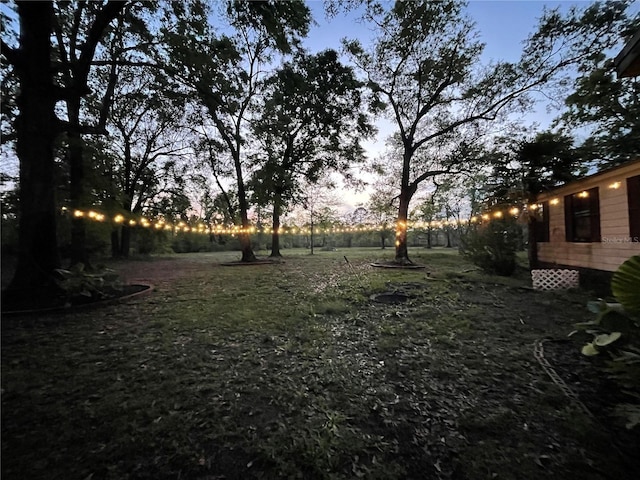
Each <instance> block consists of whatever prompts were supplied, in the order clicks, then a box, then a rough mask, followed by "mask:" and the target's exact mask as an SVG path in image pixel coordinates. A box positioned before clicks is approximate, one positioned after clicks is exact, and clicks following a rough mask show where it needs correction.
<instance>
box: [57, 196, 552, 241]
mask: <svg viewBox="0 0 640 480" xmlns="http://www.w3.org/2000/svg"><path fill="white" fill-rule="evenodd" d="M538 208H541V205H539V204H532V205H524V206H521V207H516V206H509V207H506V208H501V209H495V210H492V211H488V212H485V213H483V214H481V215H477V216H472V217H470V218H468V219H452V220H433V221H424V220H418V221H407V222H403V221H398V222H396V223H395V224H386V225H372V224H363V225H359V226H335V227H330V228H321V227H316V228H314V229H313V233H314V234H322V233H325V234H337V233H369V232H380V231H384V230H392V229H393V230H395V231H396V232H399V231H401V230H412V229H418V230H426V229H430V228H431V229H440V228H446V227H457V226H461V225H468V224H481V223H484V222H487V221H490V220H492V219H500V218H504V217H506V216H511V217H514V218H518V217H519V216H520V215H521V213H523V212H527V211H529V212H533V211H535V210H536V209H538ZM62 212H63V213H64V214H68V213H69V212H70V211H69V209H68V208H66V207H63V208H62ZM71 214H72V215H73V217H76V218H85V219H88V220H92V221H96V222H103V223H106V222H110V223H112V224H113V225H127V226H129V227H142V228H148V229H153V230H158V231H168V232H169V231H170V232H172V233H180V232H183V233H200V234H208V235H210V234H213V235H241V234H247V233H248V234H257V233H263V234H272V233H273V229H271V228H268V227H264V228H259V227H257V226H251V227H249V228H243V227H242V226H240V225H223V224H207V223H205V222H203V221H196V222H185V221H179V222H170V221H167V220H165V219H163V218H157V219H149V218H147V217H144V216H135V215H133V214H129V215H127V216H125V215H124V214H121V213H118V214H116V215H114V216H109V215H107V214H105V213H102V212H100V211H99V210H97V209H89V210H80V209H75V210H73V211H71ZM278 233H279V234H282V235H284V234H288V235H309V234H311V229H310V228H308V227H297V226H293V227H281V228H280V229H279V230H278Z"/></svg>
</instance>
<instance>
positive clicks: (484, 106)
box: [345, 0, 626, 264]
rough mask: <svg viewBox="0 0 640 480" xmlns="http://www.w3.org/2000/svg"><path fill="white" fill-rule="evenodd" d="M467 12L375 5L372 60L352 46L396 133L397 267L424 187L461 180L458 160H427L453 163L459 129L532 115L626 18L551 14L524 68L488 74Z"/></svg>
mask: <svg viewBox="0 0 640 480" xmlns="http://www.w3.org/2000/svg"><path fill="white" fill-rule="evenodd" d="M463 7H464V3H462V2H459V1H455V0H448V1H443V2H429V1H421V2H396V3H395V4H394V5H393V7H392V8H390V9H388V10H383V9H382V8H380V6H379V5H377V6H376V7H373V8H369V9H368V13H367V15H368V18H369V19H370V20H371V21H372V23H373V24H374V25H375V27H374V28H375V31H376V35H377V36H376V38H375V42H374V46H373V48H372V49H371V50H370V51H366V50H365V49H364V48H363V46H362V45H361V44H360V43H359V42H358V41H345V46H346V48H347V49H348V51H349V52H350V53H351V56H352V58H353V60H354V61H355V62H356V63H357V65H358V66H359V67H360V68H361V69H362V71H363V72H364V73H365V74H366V75H367V79H368V82H369V86H370V88H371V92H372V104H374V105H379V104H380V103H381V102H382V101H383V100H384V101H385V102H386V105H387V110H386V112H387V114H388V116H389V117H390V118H391V119H392V120H393V121H394V122H395V124H396V126H397V128H398V132H397V135H398V139H399V142H400V144H401V147H402V151H401V155H400V156H399V158H398V162H399V163H400V164H401V165H402V169H401V177H400V179H399V180H400V196H399V207H398V221H397V227H396V228H397V231H396V238H397V241H396V255H395V262H397V263H400V264H404V263H411V261H410V259H409V256H408V251H407V230H406V225H407V217H408V212H409V204H410V201H411V199H412V197H413V195H414V194H415V193H416V191H417V189H418V186H419V185H420V184H421V183H422V182H424V181H425V180H427V179H429V178H431V177H432V176H434V174H435V175H439V174H442V173H450V172H455V171H459V167H460V164H461V162H459V161H456V160H455V158H454V159H453V161H450V162H447V163H446V164H444V165H442V167H443V168H442V170H441V171H440V170H433V169H431V167H430V165H431V164H430V163H429V164H427V165H424V164H421V161H425V160H427V161H432V160H433V159H434V156H438V157H439V156H443V155H446V153H447V148H448V147H447V145H451V142H452V140H453V141H455V138H456V136H460V130H461V128H465V129H467V130H468V129H476V128H480V127H482V126H483V125H486V124H491V122H494V121H496V119H498V118H500V116H501V115H504V114H505V113H506V112H509V113H512V112H515V111H518V110H522V109H524V108H526V107H527V106H528V105H529V104H530V98H529V97H528V96H527V93H528V92H530V91H532V90H533V89H535V88H539V87H542V86H544V85H546V84H547V83H548V82H549V81H550V80H551V79H552V78H554V76H555V75H556V74H559V73H560V72H562V71H563V69H565V68H566V67H568V66H570V65H574V64H575V63H576V62H577V61H578V60H579V59H581V58H584V57H585V56H588V55H591V54H593V51H594V50H595V51H598V50H600V49H602V48H606V47H607V46H610V45H611V44H612V42H613V40H612V35H611V25H612V24H613V23H614V22H615V21H616V20H617V19H619V18H620V17H621V16H623V14H624V10H625V8H626V4H623V3H617V2H615V3H614V2H610V3H607V4H595V5H593V6H589V7H588V8H587V9H585V11H584V12H583V14H582V15H581V14H580V12H578V11H577V10H576V9H572V10H571V11H570V13H569V14H568V15H567V17H566V18H563V17H562V16H561V15H560V14H559V13H558V12H557V11H548V12H546V13H545V15H544V17H543V18H542V20H541V24H540V27H539V29H538V31H537V32H536V33H535V34H534V35H532V36H531V37H530V39H529V41H528V43H527V45H526V47H525V49H524V52H523V57H522V59H521V61H520V62H519V63H517V64H511V63H506V62H501V63H496V64H492V65H488V66H482V65H481V63H480V62H479V56H480V53H481V52H482V49H483V45H482V44H481V43H480V42H478V41H477V40H476V36H475V32H474V27H473V23H472V22H471V21H470V20H469V19H468V18H466V17H465V16H464V14H463ZM558 39H560V41H561V42H562V43H561V44H560V45H559V44H558ZM474 136H475V135H472V137H474ZM472 146H473V144H472V143H471V144H467V145H466V146H464V148H463V149H467V148H468V147H472ZM463 158H464V157H463ZM465 160H466V159H465Z"/></svg>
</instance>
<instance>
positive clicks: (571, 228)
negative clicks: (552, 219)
mask: <svg viewBox="0 0 640 480" xmlns="http://www.w3.org/2000/svg"><path fill="white" fill-rule="evenodd" d="M582 191H586V192H587V193H588V194H589V196H588V198H589V200H588V204H589V224H590V229H591V232H590V235H589V238H588V239H577V238H576V235H575V230H576V215H575V213H576V212H575V204H576V203H577V202H578V200H577V198H576V197H577V196H578V195H579V194H580V193H581V192H582ZM564 226H565V239H566V241H567V242H570V243H598V242H600V241H602V238H601V235H600V195H599V189H598V187H593V188H590V189H588V190H581V191H580V192H575V193H572V194H569V195H565V197H564Z"/></svg>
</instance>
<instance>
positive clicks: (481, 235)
mask: <svg viewBox="0 0 640 480" xmlns="http://www.w3.org/2000/svg"><path fill="white" fill-rule="evenodd" d="M521 236H522V232H521V229H520V226H519V225H518V224H517V222H516V221H515V219H512V218H501V219H496V220H492V221H491V222H489V223H488V224H484V225H479V226H475V227H474V228H472V229H470V230H469V232H468V233H467V234H466V235H465V236H464V237H462V238H461V245H460V253H461V254H462V255H463V256H464V257H466V258H468V259H469V260H470V261H471V262H473V263H474V264H475V265H477V266H479V267H480V268H482V269H483V270H484V271H485V272H487V273H495V274H498V275H503V276H506V277H508V276H510V275H512V274H513V272H514V271H515V268H516V251H517V249H518V245H519V243H520V242H521Z"/></svg>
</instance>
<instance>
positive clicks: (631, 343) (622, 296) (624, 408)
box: [576, 256, 640, 428]
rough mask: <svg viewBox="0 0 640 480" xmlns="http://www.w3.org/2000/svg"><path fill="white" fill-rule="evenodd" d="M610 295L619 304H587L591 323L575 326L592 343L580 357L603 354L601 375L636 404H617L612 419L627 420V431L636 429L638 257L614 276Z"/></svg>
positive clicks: (639, 406) (639, 399)
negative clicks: (615, 417)
mask: <svg viewBox="0 0 640 480" xmlns="http://www.w3.org/2000/svg"><path fill="white" fill-rule="evenodd" d="M611 291H612V292H613V295H614V297H615V299H616V300H617V301H618V302H619V303H609V302H605V301H604V300H599V301H596V302H589V303H588V305H587V307H588V309H589V310H590V311H591V312H593V313H596V314H597V316H596V318H595V319H594V320H592V321H589V322H583V323H579V324H576V328H577V329H578V330H582V331H586V332H587V333H589V334H591V335H592V336H593V340H592V341H591V342H589V343H587V344H585V345H584V346H583V347H582V353H583V354H584V355H587V356H596V355H600V354H601V353H606V354H607V355H608V356H609V359H608V360H607V361H606V363H605V365H606V366H605V369H604V370H605V372H606V373H607V375H608V376H609V377H610V378H611V379H613V380H614V381H615V382H616V383H617V384H618V385H619V386H620V387H621V388H622V389H623V391H624V393H626V394H627V395H629V397H630V398H631V399H633V400H634V401H635V402H636V403H635V404H634V403H628V404H620V405H618V406H617V407H616V412H615V413H616V415H618V416H621V417H624V418H626V419H627V424H626V426H627V428H633V427H635V426H637V425H640V294H639V293H638V292H640V256H634V257H631V258H630V259H629V260H627V261H626V262H624V263H623V264H622V265H621V266H620V267H619V268H618V270H617V271H616V272H615V273H614V275H613V278H612V280H611Z"/></svg>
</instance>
